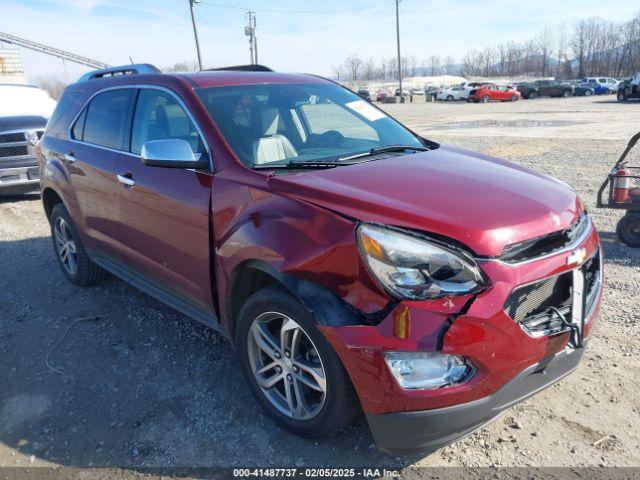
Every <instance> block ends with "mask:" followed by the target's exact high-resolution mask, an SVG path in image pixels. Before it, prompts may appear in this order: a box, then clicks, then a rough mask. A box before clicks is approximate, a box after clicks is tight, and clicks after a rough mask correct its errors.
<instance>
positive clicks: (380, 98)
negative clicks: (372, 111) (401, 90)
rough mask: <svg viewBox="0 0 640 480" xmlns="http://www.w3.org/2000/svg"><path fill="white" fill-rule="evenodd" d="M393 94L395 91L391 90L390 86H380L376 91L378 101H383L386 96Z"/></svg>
mask: <svg viewBox="0 0 640 480" xmlns="http://www.w3.org/2000/svg"><path fill="white" fill-rule="evenodd" d="M390 96H393V92H392V91H391V89H389V88H379V89H378V91H376V102H381V101H383V100H384V99H385V98H387V97H390Z"/></svg>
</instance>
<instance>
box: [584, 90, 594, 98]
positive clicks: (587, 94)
mask: <svg viewBox="0 0 640 480" xmlns="http://www.w3.org/2000/svg"><path fill="white" fill-rule="evenodd" d="M591 95H593V92H592V91H591V90H585V91H584V96H585V97H590V96H591Z"/></svg>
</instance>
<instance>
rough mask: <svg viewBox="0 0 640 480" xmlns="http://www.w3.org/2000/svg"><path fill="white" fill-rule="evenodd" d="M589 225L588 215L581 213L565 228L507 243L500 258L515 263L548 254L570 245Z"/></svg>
mask: <svg viewBox="0 0 640 480" xmlns="http://www.w3.org/2000/svg"><path fill="white" fill-rule="evenodd" d="M590 225H591V221H590V220H589V217H588V215H587V214H586V213H583V214H582V215H581V216H580V218H578V219H577V220H576V221H575V222H573V223H572V224H571V226H570V227H569V228H568V229H567V230H561V231H559V232H553V233H550V234H549V235H544V236H542V237H538V238H533V239H531V240H525V241H524V242H518V243H512V244H511V245H507V246H506V247H505V248H504V250H503V252H502V256H501V257H500V259H501V260H502V261H503V262H507V263H517V262H523V261H527V260H532V259H535V258H538V257H542V256H544V255H549V254H551V253H553V252H556V251H558V250H560V249H562V248H564V247H567V246H568V245H571V244H572V243H573V242H574V241H575V240H576V239H577V238H579V237H580V236H581V235H582V234H583V233H585V232H586V231H587V229H588V228H589V227H590Z"/></svg>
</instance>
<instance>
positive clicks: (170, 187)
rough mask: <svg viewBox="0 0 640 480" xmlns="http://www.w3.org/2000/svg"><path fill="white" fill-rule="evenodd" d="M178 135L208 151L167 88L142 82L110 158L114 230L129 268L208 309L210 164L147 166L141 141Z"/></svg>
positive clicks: (193, 124) (198, 148)
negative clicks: (117, 152)
mask: <svg viewBox="0 0 640 480" xmlns="http://www.w3.org/2000/svg"><path fill="white" fill-rule="evenodd" d="M169 138H180V139H184V140H186V141H188V142H189V143H190V144H191V147H192V149H193V150H194V152H197V153H201V154H202V155H209V154H208V151H207V149H206V146H205V144H204V141H203V139H202V136H201V135H200V133H199V131H198V129H197V128H196V126H195V123H194V121H193V120H192V117H191V116H190V115H189V114H188V112H187V110H186V107H185V106H184V104H183V103H182V102H181V101H180V100H179V99H178V98H177V97H176V96H175V94H174V93H172V92H169V91H167V90H164V89H154V88H142V89H140V90H139V93H138V97H137V100H136V104H135V109H134V114H133V122H132V127H131V141H130V144H129V148H128V150H129V153H127V154H123V155H122V156H121V158H120V159H119V160H118V165H117V170H118V175H119V177H118V178H119V181H120V185H119V186H118V236H119V239H120V242H121V244H122V248H123V252H124V255H125V258H126V261H127V267H128V268H129V269H130V270H131V271H132V273H134V274H137V275H138V276H140V277H142V278H144V279H145V280H146V281H149V282H151V283H152V284H153V285H154V287H159V288H160V289H164V290H166V291H167V292H168V293H170V294H177V295H179V296H180V298H181V299H182V300H185V301H187V302H188V303H189V304H190V305H192V306H194V307H196V308H198V309H205V310H207V311H212V308H213V299H212V288H211V287H212V284H211V282H212V275H211V270H210V267H211V262H210V255H209V252H210V250H209V247H210V242H211V239H210V238H209V235H210V228H209V217H210V198H211V187H212V181H213V176H212V174H211V172H205V171H195V170H191V169H180V168H163V167H149V166H146V165H144V164H143V163H142V161H141V158H140V153H141V150H142V145H143V144H144V143H145V142H147V141H150V140H161V139H169Z"/></svg>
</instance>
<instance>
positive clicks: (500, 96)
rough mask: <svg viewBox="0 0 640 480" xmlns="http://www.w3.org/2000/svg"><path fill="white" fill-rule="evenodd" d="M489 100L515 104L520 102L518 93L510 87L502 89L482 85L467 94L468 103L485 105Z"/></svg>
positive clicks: (498, 86) (496, 86) (500, 87)
mask: <svg viewBox="0 0 640 480" xmlns="http://www.w3.org/2000/svg"><path fill="white" fill-rule="evenodd" d="M491 100H498V101H501V102H517V101H518V100H520V92H519V91H517V90H516V89H515V88H513V87H511V86H507V87H503V86H500V85H483V86H482V87H480V88H478V89H475V90H471V93H470V94H469V101H470V102H475V103H478V102H482V103H487V102H489V101H491Z"/></svg>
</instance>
